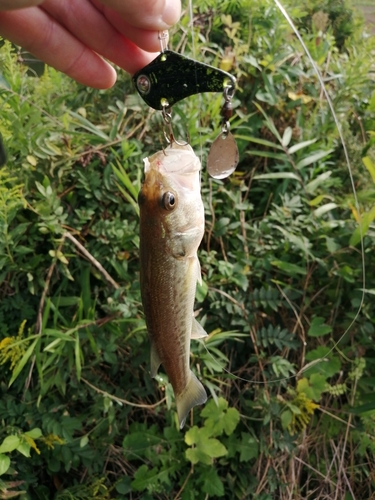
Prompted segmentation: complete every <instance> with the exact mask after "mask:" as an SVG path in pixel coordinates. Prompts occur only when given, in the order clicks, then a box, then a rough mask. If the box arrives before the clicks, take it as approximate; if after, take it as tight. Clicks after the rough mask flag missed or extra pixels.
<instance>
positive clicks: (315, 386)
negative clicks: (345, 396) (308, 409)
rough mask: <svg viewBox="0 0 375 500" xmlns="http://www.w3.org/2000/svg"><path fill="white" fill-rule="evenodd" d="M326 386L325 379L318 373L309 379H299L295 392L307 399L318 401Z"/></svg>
mask: <svg viewBox="0 0 375 500" xmlns="http://www.w3.org/2000/svg"><path fill="white" fill-rule="evenodd" d="M326 386H327V382H326V377H325V376H324V375H320V374H319V373H314V375H311V377H310V378H309V379H307V378H301V379H300V380H298V382H297V392H298V393H304V394H306V396H307V397H308V398H309V399H312V400H314V401H319V400H320V396H321V394H322V392H323V391H324V390H325V388H326Z"/></svg>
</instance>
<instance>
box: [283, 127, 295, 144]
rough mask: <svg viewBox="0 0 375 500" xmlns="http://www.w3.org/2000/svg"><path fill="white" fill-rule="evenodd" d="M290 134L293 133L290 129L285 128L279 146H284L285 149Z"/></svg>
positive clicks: (290, 136)
mask: <svg viewBox="0 0 375 500" xmlns="http://www.w3.org/2000/svg"><path fill="white" fill-rule="evenodd" d="M292 132H293V129H292V127H287V128H286V129H285V130H284V134H283V138H282V140H281V144H282V145H283V146H284V148H286V147H287V146H288V144H289V143H290V139H291V138H292Z"/></svg>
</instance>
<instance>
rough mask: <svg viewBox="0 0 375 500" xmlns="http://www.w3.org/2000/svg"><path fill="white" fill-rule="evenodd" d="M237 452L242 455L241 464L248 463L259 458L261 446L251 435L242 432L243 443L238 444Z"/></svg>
mask: <svg viewBox="0 0 375 500" xmlns="http://www.w3.org/2000/svg"><path fill="white" fill-rule="evenodd" d="M237 451H239V453H240V462H248V461H249V460H252V459H253V458H258V455H259V446H258V443H257V442H256V440H255V439H254V438H253V436H252V435H251V434H249V433H248V432H241V441H240V442H239V443H238V444H237Z"/></svg>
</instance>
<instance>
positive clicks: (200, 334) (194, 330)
mask: <svg viewBox="0 0 375 500" xmlns="http://www.w3.org/2000/svg"><path fill="white" fill-rule="evenodd" d="M204 337H207V332H206V330H205V329H204V328H203V326H202V325H201V324H200V323H198V321H197V320H196V319H195V318H193V325H192V327H191V338H192V339H203V338H204Z"/></svg>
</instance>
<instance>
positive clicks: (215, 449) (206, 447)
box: [185, 426, 228, 464]
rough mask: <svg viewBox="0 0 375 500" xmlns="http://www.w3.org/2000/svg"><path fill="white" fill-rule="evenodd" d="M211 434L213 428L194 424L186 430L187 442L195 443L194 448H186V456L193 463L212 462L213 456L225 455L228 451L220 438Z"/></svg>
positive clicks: (189, 443)
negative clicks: (212, 436) (215, 437)
mask: <svg viewBox="0 0 375 500" xmlns="http://www.w3.org/2000/svg"><path fill="white" fill-rule="evenodd" d="M210 436H211V430H210V429H209V428H207V427H203V428H198V427H197V426H194V427H192V428H191V429H189V430H188V431H187V432H186V434H185V442H186V444H188V445H191V446H193V445H195V446H194V448H190V449H188V450H186V458H187V459H188V460H190V461H191V462H192V463H193V464H196V463H198V462H202V463H205V464H210V463H212V459H213V458H218V457H223V456H224V455H226V454H227V453H228V450H227V449H226V447H225V446H224V445H223V444H222V443H221V442H220V441H219V440H218V439H214V438H211V437H210Z"/></svg>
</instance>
